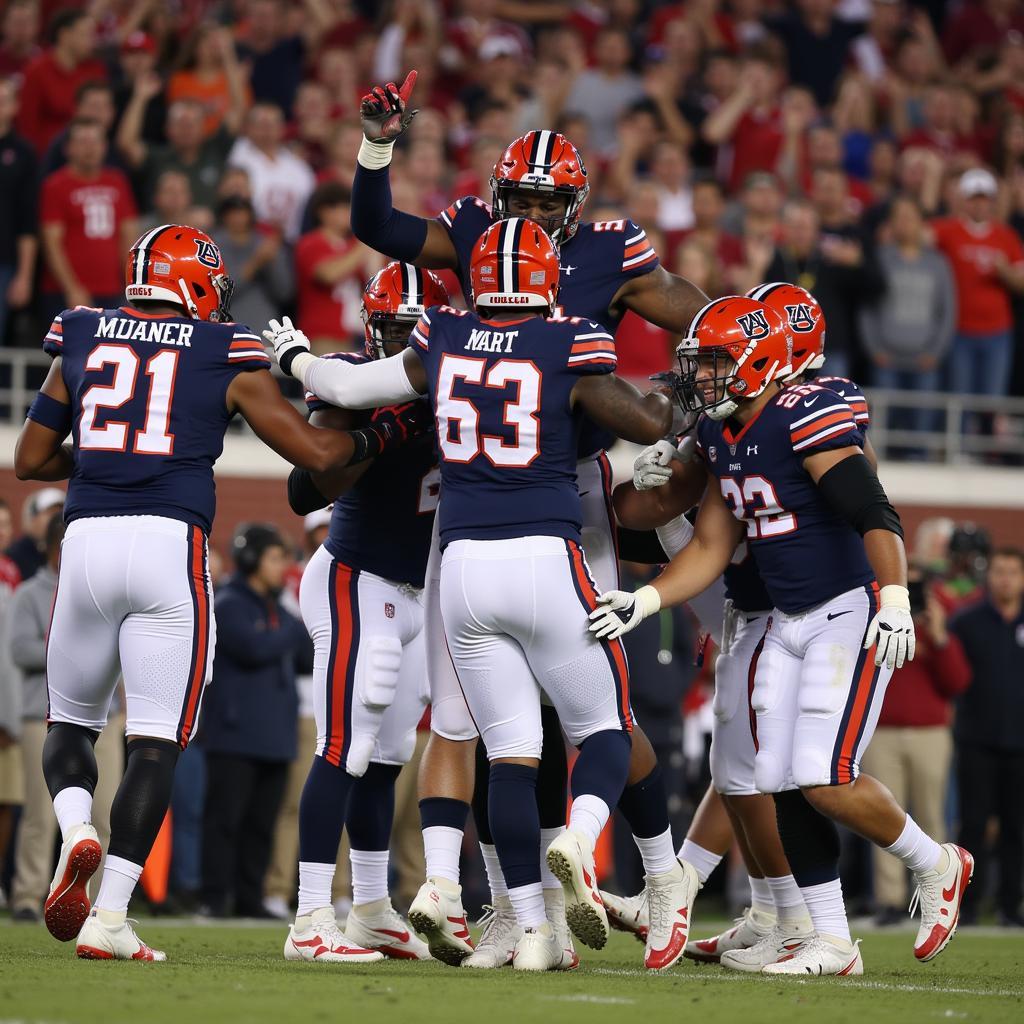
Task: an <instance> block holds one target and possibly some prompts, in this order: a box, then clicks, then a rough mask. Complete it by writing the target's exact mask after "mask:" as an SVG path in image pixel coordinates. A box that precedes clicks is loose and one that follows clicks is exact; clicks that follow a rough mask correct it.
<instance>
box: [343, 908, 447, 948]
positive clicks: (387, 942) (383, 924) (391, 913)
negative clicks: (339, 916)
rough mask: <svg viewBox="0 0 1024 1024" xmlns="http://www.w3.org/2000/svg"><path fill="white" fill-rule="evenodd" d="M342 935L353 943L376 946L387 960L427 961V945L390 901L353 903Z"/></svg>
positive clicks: (364, 946) (369, 946)
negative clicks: (354, 904)
mask: <svg viewBox="0 0 1024 1024" xmlns="http://www.w3.org/2000/svg"><path fill="white" fill-rule="evenodd" d="M345 935H346V937H347V938H348V939H350V940H351V941H352V942H354V943H355V944H356V945H357V946H362V947H363V948H365V949H379V950H380V951H381V952H382V953H383V954H384V955H385V956H386V957H388V958H389V959H391V960H429V959H430V951H429V950H428V949H427V944H426V943H425V942H424V941H423V940H422V939H420V938H419V937H418V936H416V935H414V934H413V932H412V929H411V928H410V927H409V925H408V924H407V923H406V922H405V921H403V920H402V918H401V916H400V915H399V913H398V911H397V910H395V908H394V907H393V906H391V900H389V899H387V898H384V899H380V900H375V901H374V902H373V903H364V904H363V905H362V906H359V905H356V906H354V907H353V908H352V910H351V911H349V915H348V920H347V921H346V922H345Z"/></svg>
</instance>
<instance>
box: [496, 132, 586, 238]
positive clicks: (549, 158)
mask: <svg viewBox="0 0 1024 1024" xmlns="http://www.w3.org/2000/svg"><path fill="white" fill-rule="evenodd" d="M513 192H543V193H553V194H554V195H556V196H564V197H565V213H564V214H563V215H562V216H561V218H558V217H549V218H546V220H545V221H540V222H539V223H540V226H541V227H542V228H544V230H545V231H546V232H547V233H548V234H549V235H550V236H551V238H552V240H553V241H554V242H556V243H557V244H558V245H564V244H565V243H566V242H567V241H568V240H569V239H570V238H572V236H573V235H574V234H575V233H576V228H577V227H579V222H580V212H581V211H582V209H583V204H584V203H585V202H586V201H587V196H588V195H590V184H589V183H588V181H587V168H586V167H585V166H584V164H583V158H582V157H581V156H580V154H579V152H578V150H577V149H576V147H575V146H574V145H573V144H572V143H571V142H570V141H569V140H568V139H567V138H566V137H565V136H564V135H562V134H561V133H560V132H549V131H532V132H527V133H526V134H525V135H523V136H520V138H518V139H516V140H515V142H513V143H512V144H511V145H510V146H509V147H508V149H506V150H505V152H504V153H503V154H502V155H501V158H500V159H499V160H498V162H497V163H496V164H495V165H494V173H493V174H492V175H491V205H492V207H493V209H494V217H495V219H496V220H504V219H505V218H506V217H511V216H513V214H512V213H511V212H510V210H509V208H508V200H509V196H510V195H511V193H513Z"/></svg>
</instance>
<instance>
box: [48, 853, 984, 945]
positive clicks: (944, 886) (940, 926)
mask: <svg viewBox="0 0 1024 1024" xmlns="http://www.w3.org/2000/svg"><path fill="white" fill-rule="evenodd" d="M942 849H943V850H944V851H945V853H946V855H947V857H948V859H947V862H946V868H945V870H944V871H927V872H925V873H924V874H920V875H915V876H914V881H915V882H917V890H916V892H915V893H914V898H913V899H912V900H911V902H910V914H911V916H913V914H914V911H915V909H916V908H917V907H920V908H921V927H920V928H918V930H917V939H916V940H915V941H914V956H916V957H917V959H918V960H920V961H921V963H927V962H928V961H929V960H931V959H932V958H933V957H937V956H938V955H939V954H940V953H941V952H942V951H943V950H944V949H945V948H946V946H948V945H949V943H950V941H951V940H952V938H953V935H954V934H955V932H956V926H957V925H958V924H959V923H960V904H961V903H963V899H964V893H965V892H966V891H967V886H969V885H970V884H971V876H972V875H973V874H974V858H973V857H972V856H971V855H970V854H969V853H968V852H967V851H966V850H965V849H963V848H962V847H960V846H956V845H955V844H954V843H943V844H942ZM51 930H52V929H51Z"/></svg>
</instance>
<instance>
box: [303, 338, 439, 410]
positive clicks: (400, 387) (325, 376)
mask: <svg viewBox="0 0 1024 1024" xmlns="http://www.w3.org/2000/svg"><path fill="white" fill-rule="evenodd" d="M302 383H303V384H304V385H305V386H306V388H307V389H308V390H310V391H312V392H313V394H314V395H316V396H317V397H318V398H322V399H323V400H324V401H325V402H329V403H330V404H331V405H336V406H338V408H339V409H376V408H378V407H379V406H382V405H395V404H396V403H398V402H408V401H409V400H410V399H413V398H419V392H418V391H416V390H415V389H414V388H413V386H412V384H410V383H409V375H408V374H407V373H406V372H405V365H404V360H403V353H401V352H399V353H398V354H397V355H394V356H391V357H390V358H388V359H380V360H375V361H373V362H369V363H359V364H358V365H355V366H354V365H353V364H351V363H346V362H345V361H344V360H341V359H314V360H312V361H311V363H310V366H309V369H308V370H303V374H302Z"/></svg>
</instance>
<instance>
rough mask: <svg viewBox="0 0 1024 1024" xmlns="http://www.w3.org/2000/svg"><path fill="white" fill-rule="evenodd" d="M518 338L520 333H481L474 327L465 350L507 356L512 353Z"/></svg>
mask: <svg viewBox="0 0 1024 1024" xmlns="http://www.w3.org/2000/svg"><path fill="white" fill-rule="evenodd" d="M518 337H519V332H518V331H481V330H478V329H477V328H475V327H474V328H473V329H472V331H471V332H470V335H469V341H467V342H466V344H465V345H464V346H463V348H465V350H466V351H467V352H503V353H505V354H506V355H507V354H508V353H509V352H511V351H512V342H514V341H515V340H516V338H518Z"/></svg>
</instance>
